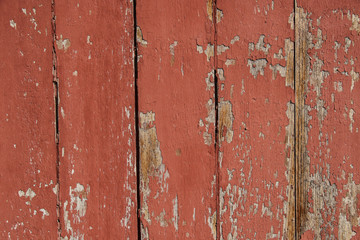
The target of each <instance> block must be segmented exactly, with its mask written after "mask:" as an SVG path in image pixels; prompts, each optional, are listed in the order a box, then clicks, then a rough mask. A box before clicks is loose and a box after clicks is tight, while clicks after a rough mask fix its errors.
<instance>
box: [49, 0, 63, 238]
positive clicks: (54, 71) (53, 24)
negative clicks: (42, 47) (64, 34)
mask: <svg viewBox="0 0 360 240" xmlns="http://www.w3.org/2000/svg"><path fill="white" fill-rule="evenodd" d="M51 34H52V75H53V86H54V105H55V109H54V111H55V144H56V189H57V191H56V215H57V235H58V239H61V221H60V213H61V211H60V208H61V201H60V149H59V147H60V146H59V142H60V131H59V78H58V74H57V66H58V65H57V54H56V47H55V44H56V15H55V0H52V1H51Z"/></svg>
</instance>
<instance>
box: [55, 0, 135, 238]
mask: <svg viewBox="0 0 360 240" xmlns="http://www.w3.org/2000/svg"><path fill="white" fill-rule="evenodd" d="M55 10H56V11H55V14H56V39H57V40H58V41H62V44H61V45H60V47H59V44H57V48H56V51H57V57H58V77H59V96H60V102H59V112H60V113H59V129H60V147H59V149H60V201H61V211H60V219H61V236H62V237H68V238H69V239H70V238H71V237H79V238H85V239H89V238H110V237H111V238H118V239H127V238H130V239H134V238H136V237H137V213H136V209H137V203H136V191H137V187H136V142H135V136H136V132H135V84H134V65H133V56H134V52H133V39H134V35H133V34H134V33H133V29H134V27H133V24H134V23H133V15H132V14H133V5H132V3H131V2H129V1H125V0H123V1H110V2H109V1H108V2H97V3H96V4H94V3H92V2H88V1H78V2H71V1H56V6H55ZM65 39H67V42H66V43H64V41H65Z"/></svg>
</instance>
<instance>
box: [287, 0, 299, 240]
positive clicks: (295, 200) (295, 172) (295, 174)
mask: <svg viewBox="0 0 360 240" xmlns="http://www.w3.org/2000/svg"><path fill="white" fill-rule="evenodd" d="M296 6H297V5H296V0H294V5H293V9H294V19H293V22H294V75H293V76H294V79H293V81H294V97H295V99H294V113H293V114H294V129H293V131H294V146H292V147H293V148H294V161H296V160H297V157H296V156H297V155H296V154H297V151H296V144H297V136H296V133H297V131H296V129H297V128H296V120H297V118H296V113H297V111H296V108H297V104H296V102H297V101H296V100H297V99H296V98H297V97H296V89H297V87H296V53H297V52H296V27H297V26H296ZM296 166H297V164H296V162H295V163H294V188H295V189H294V195H295V196H294V206H289V207H294V208H295V211H294V212H295V214H294V215H295V216H294V218H295V219H294V225H295V228H294V229H295V231H294V235H295V236H294V239H295V240H296V239H298V235H297V216H298V214H297V194H296V193H297V167H296Z"/></svg>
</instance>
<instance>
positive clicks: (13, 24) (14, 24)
mask: <svg viewBox="0 0 360 240" xmlns="http://www.w3.org/2000/svg"><path fill="white" fill-rule="evenodd" d="M10 27H12V28H14V29H16V23H15V22H14V20H10Z"/></svg>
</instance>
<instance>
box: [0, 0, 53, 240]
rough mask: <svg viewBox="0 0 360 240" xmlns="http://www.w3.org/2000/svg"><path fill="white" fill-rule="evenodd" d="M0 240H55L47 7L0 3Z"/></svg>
mask: <svg viewBox="0 0 360 240" xmlns="http://www.w3.org/2000/svg"><path fill="white" fill-rule="evenodd" d="M0 32H1V37H0V73H1V74H0V92H1V93H0V153H1V169H0V206H1V207H0V236H1V237H0V238H1V239H36V238H38V237H39V236H48V238H52V239H56V236H57V214H56V203H57V201H56V194H54V193H53V188H54V187H55V184H56V144H55V104H54V89H53V83H52V79H53V77H52V36H51V2H49V1H41V0H40V1H1V2H0Z"/></svg>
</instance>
